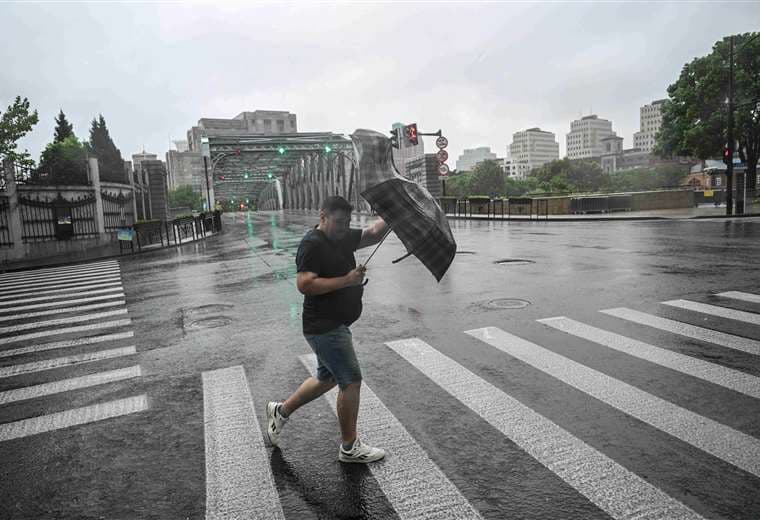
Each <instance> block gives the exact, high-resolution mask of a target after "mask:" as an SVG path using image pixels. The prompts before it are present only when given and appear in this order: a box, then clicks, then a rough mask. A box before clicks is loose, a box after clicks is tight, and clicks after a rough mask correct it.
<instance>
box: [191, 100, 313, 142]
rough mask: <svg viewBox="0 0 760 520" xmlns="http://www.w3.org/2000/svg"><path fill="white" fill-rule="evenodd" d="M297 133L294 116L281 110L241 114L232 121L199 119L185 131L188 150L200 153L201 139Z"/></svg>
mask: <svg viewBox="0 0 760 520" xmlns="http://www.w3.org/2000/svg"><path fill="white" fill-rule="evenodd" d="M297 132H298V126H297V124H296V115H295V114H291V113H290V112H286V111H281V110H255V111H253V112H241V113H239V114H238V115H236V116H235V117H234V118H232V119H212V118H201V119H199V120H198V125H196V126H194V127H192V128H191V129H190V130H188V131H187V142H188V148H189V150H190V151H193V152H200V151H201V137H209V136H217V137H219V136H226V135H251V134H264V135H278V134H295V133H297Z"/></svg>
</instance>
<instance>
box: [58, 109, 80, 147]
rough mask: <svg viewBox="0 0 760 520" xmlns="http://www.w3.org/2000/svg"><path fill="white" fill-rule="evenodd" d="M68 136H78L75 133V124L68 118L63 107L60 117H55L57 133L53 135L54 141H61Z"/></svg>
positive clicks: (59, 113)
mask: <svg viewBox="0 0 760 520" xmlns="http://www.w3.org/2000/svg"><path fill="white" fill-rule="evenodd" d="M68 137H76V136H75V135H74V125H72V124H71V123H69V122H68V121H67V120H66V114H64V113H63V109H61V111H60V112H58V117H56V118H55V134H54V136H53V142H54V143H60V142H61V141H64V140H66V138H68Z"/></svg>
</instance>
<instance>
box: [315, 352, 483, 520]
mask: <svg viewBox="0 0 760 520" xmlns="http://www.w3.org/2000/svg"><path fill="white" fill-rule="evenodd" d="M300 359H301V363H303V364H304V366H305V367H306V368H307V369H308V370H309V372H310V373H311V375H312V376H315V375H316V368H315V367H316V358H315V356H314V355H313V354H307V355H304V356H301V357H300ZM337 395H338V392H337V390H336V389H335V388H333V389H332V390H330V391H329V392H328V393H326V394H325V398H326V399H327V401H328V402H329V403H330V407H331V408H332V410H333V413H337V412H336V404H335V403H336V401H335V399H336V397H337ZM357 429H358V430H359V432H360V434H361V438H362V441H366V442H367V444H370V445H373V446H377V447H379V448H383V449H385V450H386V455H385V460H383V461H381V462H375V463H372V464H370V465H369V466H368V467H369V470H370V471H371V472H372V475H373V476H374V477H375V480H377V483H378V485H379V486H380V489H382V491H383V493H384V494H385V496H386V498H387V499H388V501H389V502H390V504H391V505H392V506H393V509H395V510H396V512H397V513H398V516H399V517H400V518H402V519H412V518H414V519H425V520H432V519H439V518H440V519H449V518H457V519H464V518H481V516H480V514H479V513H478V512H477V511H476V510H475V508H473V507H472V505H471V504H470V503H469V502H468V501H467V499H466V498H465V497H464V496H463V495H462V493H461V492H460V491H459V490H458V489H457V487H456V486H455V485H454V484H453V483H452V482H451V481H450V480H449V479H448V478H447V477H446V475H445V474H444V473H443V471H442V470H441V469H440V468H439V467H438V466H437V465H436V463H435V462H433V461H432V460H430V457H428V456H427V454H426V453H425V450H423V449H422V447H421V446H420V445H419V444H417V441H415V440H414V437H412V436H411V434H410V433H409V432H408V431H406V428H404V426H403V425H402V424H401V423H400V422H399V421H398V419H396V417H394V416H393V414H392V413H391V412H390V410H388V408H386V406H385V405H384V404H383V402H382V401H380V399H379V398H378V397H377V396H376V395H375V393H374V392H373V391H372V390H371V389H370V388H369V386H367V385H366V384H365V383H362V398H361V401H360V404H359V420H358V422H357ZM335 451H336V455H337V451H338V446H335Z"/></svg>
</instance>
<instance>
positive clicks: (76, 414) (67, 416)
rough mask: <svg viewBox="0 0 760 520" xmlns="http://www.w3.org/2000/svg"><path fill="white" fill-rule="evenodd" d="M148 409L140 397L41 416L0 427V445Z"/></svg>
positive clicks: (142, 397)
mask: <svg viewBox="0 0 760 520" xmlns="http://www.w3.org/2000/svg"><path fill="white" fill-rule="evenodd" d="M147 409H148V396H147V395H145V394H143V395H138V396H134V397H127V398H126V399H119V400H117V401H109V402H107V403H99V404H94V405H92V406H85V407H83V408H74V409H73V410H66V411H64V412H57V413H53V414H50V415H43V416H41V417H32V418H31V419H23V420H21V421H16V422H12V423H7V424H0V441H8V440H11V439H18V438H21V437H28V436H30V435H36V434H38V433H44V432H49V431H54V430H59V429H61V428H68V427H70V426H77V425H80V424H87V423H91V422H96V421H102V420H105V419H110V418H113V417H120V416H123V415H128V414H131V413H135V412H144V411H146V410H147Z"/></svg>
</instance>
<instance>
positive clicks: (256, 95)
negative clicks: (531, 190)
mask: <svg viewBox="0 0 760 520" xmlns="http://www.w3.org/2000/svg"><path fill="white" fill-rule="evenodd" d="M718 13H719V14H720V16H717V14H718ZM0 18H2V19H3V22H4V23H3V25H4V28H3V32H2V36H0V37H1V38H2V39H3V41H2V45H0V57H2V63H3V67H2V68H0V110H4V109H5V108H6V107H7V106H8V105H9V104H10V103H11V102H12V100H13V98H15V96H17V95H20V96H22V97H27V98H29V100H30V102H31V105H32V107H34V108H36V109H37V110H38V111H39V116H40V122H39V123H38V124H37V125H36V126H35V128H34V129H33V131H32V133H31V134H30V135H29V136H27V137H26V138H24V139H23V140H22V141H21V143H20V144H21V148H25V147H26V148H29V151H30V152H31V153H32V155H33V157H34V158H35V160H38V159H39V154H40V152H41V150H42V149H43V148H44V146H45V145H46V144H47V143H48V142H50V141H51V140H52V137H53V128H54V125H55V123H54V118H55V116H56V115H57V113H58V110H59V109H63V111H64V112H65V113H66V116H67V118H68V119H69V121H71V122H72V123H73V124H74V131H75V132H76V134H77V136H78V137H80V138H82V139H86V138H87V137H88V136H89V127H90V121H91V120H92V118H93V117H96V116H97V115H98V114H99V113H102V114H103V115H104V117H105V119H106V121H107V124H108V128H109V131H110V133H111V136H112V138H113V139H114V142H115V143H116V145H117V146H118V147H119V148H120V149H121V152H122V155H123V156H124V158H125V159H129V158H130V157H131V155H132V154H134V153H138V152H140V151H142V149H143V146H144V147H145V149H146V151H148V152H151V153H156V154H158V155H159V157H162V158H163V156H164V154H165V152H166V151H167V150H169V149H171V148H173V143H172V141H173V140H180V139H185V138H186V131H187V130H188V129H189V128H190V127H192V126H193V125H195V124H196V123H197V121H198V119H200V118H202V117H212V118H217V117H218V118H232V117H234V116H235V115H237V114H239V113H240V112H243V111H249V110H286V111H289V112H292V113H295V114H296V115H297V116H298V127H299V131H302V132H310V131H332V132H338V133H344V134H348V133H350V132H352V131H353V130H355V129H356V128H372V129H375V130H379V131H382V132H387V131H389V130H390V128H391V125H392V124H393V123H394V122H396V121H403V122H417V123H418V124H419V126H420V131H436V130H438V129H439V128H440V129H442V130H443V132H444V135H446V136H447V137H448V139H449V143H450V145H449V149H448V151H449V155H450V157H451V159H450V160H449V164H450V166H451V167H452V168H453V167H454V163H455V159H456V158H457V157H459V155H461V153H462V151H463V150H464V149H465V148H468V149H470V148H477V147H479V146H489V147H490V148H491V150H492V151H494V152H495V153H496V154H497V155H498V156H499V157H504V156H506V148H507V145H508V144H509V143H510V142H511V140H512V134H513V133H515V132H518V131H521V130H525V129H527V128H532V127H540V128H541V129H542V130H547V131H550V132H553V133H554V134H555V135H556V136H557V141H558V142H559V144H560V156H561V157H564V156H565V155H566V150H565V148H566V142H565V135H566V134H567V133H568V132H569V131H570V121H571V120H573V119H577V118H578V117H579V116H584V115H589V114H590V113H592V110H593V113H595V114H597V115H599V117H601V118H605V119H609V120H611V121H612V123H613V129H614V131H615V132H616V133H617V135H619V136H622V137H623V138H624V139H625V146H626V147H627V148H630V147H632V146H633V133H634V132H636V131H637V130H638V129H639V128H638V127H639V107H641V106H642V105H644V104H646V103H650V102H652V101H653V100H656V99H661V98H665V97H667V92H666V89H667V87H668V85H670V84H671V83H672V82H674V81H675V80H676V79H677V77H678V75H679V73H680V70H681V68H682V66H683V65H684V64H685V63H687V62H689V61H691V60H692V59H694V58H695V57H699V56H703V55H705V54H707V53H709V52H710V50H711V48H712V45H713V44H714V43H715V42H716V41H717V40H719V39H721V38H722V37H724V36H727V35H729V34H736V33H742V32H749V31H753V30H755V31H756V30H760V24H758V22H759V21H760V3H758V2H730V3H727V2H690V3H685V2H663V3H618V2H615V3H612V2H609V3H593V4H592V3H571V2H568V3H478V2H462V3H456V2H440V3H436V2H409V3H401V2H395V3H382V2H374V3H362V4H354V3H350V4H349V3H303V2H285V3H257V4H253V5H248V4H222V5H221V6H220V5H217V4H212V3H194V4H175V3H171V4H170V3H158V4H151V3H145V4H143V3H130V4H111V3H98V4H94V3H93V4H91V3H71V4H65V5H64V4H57V3H56V4H52V3H33V4H26V3H6V4H2V5H0ZM426 145H427V146H426V148H427V150H426V151H428V152H431V151H434V150H433V148H434V146H433V143H432V141H430V139H428V140H427V141H426Z"/></svg>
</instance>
